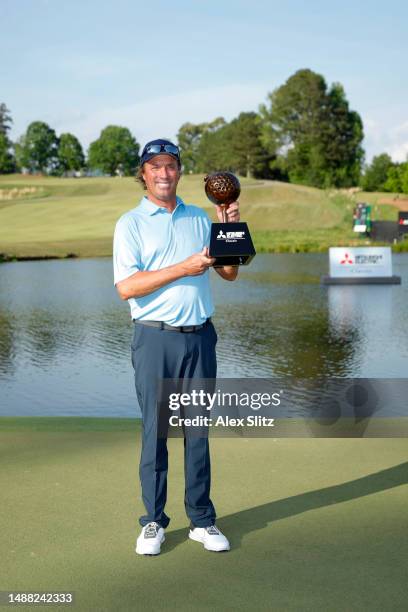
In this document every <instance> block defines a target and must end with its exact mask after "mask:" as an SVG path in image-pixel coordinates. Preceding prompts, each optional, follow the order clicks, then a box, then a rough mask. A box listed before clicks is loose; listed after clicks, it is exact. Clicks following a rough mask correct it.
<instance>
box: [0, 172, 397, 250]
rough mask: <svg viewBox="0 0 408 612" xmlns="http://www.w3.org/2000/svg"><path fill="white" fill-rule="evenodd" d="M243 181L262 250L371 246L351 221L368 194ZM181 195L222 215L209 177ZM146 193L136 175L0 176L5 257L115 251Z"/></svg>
mask: <svg viewBox="0 0 408 612" xmlns="http://www.w3.org/2000/svg"><path fill="white" fill-rule="evenodd" d="M241 181H242V194H241V198H240V203H241V210H242V218H243V219H244V220H245V221H247V222H248V224H249V227H250V229H251V234H252V235H253V238H254V241H255V246H256V248H257V250H258V251H259V252H261V251H274V252H285V251H289V252H296V251H322V250H326V249H327V248H328V247H329V246H333V245H343V244H349V245H350V244H355V245H359V244H364V242H363V241H362V240H361V239H360V238H359V237H357V238H356V236H355V234H354V233H353V232H352V229H351V225H352V211H353V207H354V205H355V202H356V201H358V200H361V199H363V200H364V199H368V195H367V194H354V195H353V194H351V195H350V194H348V193H347V192H340V191H323V190H319V189H314V188H312V187H304V186H301V185H291V184H288V183H280V182H277V181H256V180H252V179H244V178H243V179H241ZM28 190H30V191H28ZM179 193H180V195H181V197H183V198H184V199H185V201H186V202H192V203H196V204H198V205H200V206H202V207H204V208H205V209H206V210H207V211H208V212H209V214H210V215H211V216H212V218H213V219H215V213H214V206H213V205H212V204H211V203H210V202H209V201H208V199H207V198H206V196H205V193H204V188H203V175H191V176H190V175H188V176H185V177H182V179H181V182H180V187H179ZM142 194H143V190H142V188H141V187H140V186H139V184H138V183H136V182H135V180H134V179H133V178H122V179H120V178H82V179H72V178H71V179H61V178H53V177H41V176H39V177H36V176H22V175H11V176H10V175H3V176H0V254H3V259H4V258H5V256H7V257H11V258H12V257H17V258H26V257H37V258H40V257H45V256H48V257H66V256H67V255H76V256H78V257H98V256H110V255H111V254H112V235H113V230H114V226H115V223H116V221H117V219H118V218H119V217H120V215H121V214H122V213H124V212H125V211H127V210H129V209H131V208H133V207H134V206H136V205H137V203H138V201H139V200H140V197H141V196H142ZM375 195H376V196H379V195H380V194H375ZM388 195H389V196H391V195H392V194H388ZM370 197H373V196H371V195H370ZM378 199H379V197H377V199H376V200H375V202H377V200H378ZM370 201H371V200H370ZM374 209H375V210H374V212H375V214H374V216H375V218H379V219H390V218H395V219H396V218H397V211H396V209H395V207H393V206H388V205H379V204H375V206H374ZM405 246H406V247H407V248H408V243H407V244H406V245H405Z"/></svg>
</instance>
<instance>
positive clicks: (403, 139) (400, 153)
mask: <svg viewBox="0 0 408 612" xmlns="http://www.w3.org/2000/svg"><path fill="white" fill-rule="evenodd" d="M364 129H365V134H366V137H365V142H364V144H365V149H366V153H367V155H366V159H367V161H368V162H369V161H371V158H372V157H373V156H374V155H379V154H380V153H388V154H389V155H390V156H391V157H392V159H393V160H394V161H396V162H401V161H406V159H407V156H408V121H407V120H403V121H402V122H400V123H397V124H395V123H394V124H391V125H390V123H389V119H388V116H387V119H386V120H385V121H384V120H383V121H381V122H380V121H379V120H375V119H373V118H370V117H367V118H364Z"/></svg>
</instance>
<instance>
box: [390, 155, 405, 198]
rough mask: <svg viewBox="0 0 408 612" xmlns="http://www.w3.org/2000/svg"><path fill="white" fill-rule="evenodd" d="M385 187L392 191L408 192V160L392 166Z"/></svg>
mask: <svg viewBox="0 0 408 612" xmlns="http://www.w3.org/2000/svg"><path fill="white" fill-rule="evenodd" d="M384 188H385V190H386V191H391V192H392V193H408V161H407V162H404V163H401V164H392V166H390V168H389V169H388V173H387V180H386V181H385V184H384Z"/></svg>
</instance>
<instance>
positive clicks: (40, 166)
mask: <svg viewBox="0 0 408 612" xmlns="http://www.w3.org/2000/svg"><path fill="white" fill-rule="evenodd" d="M57 154H58V138H57V136H56V134H55V131H54V130H53V129H52V128H50V126H49V125H47V123H44V122H43V121H34V122H33V123H30V125H29V126H28V128H27V131H26V133H25V134H24V136H22V137H21V138H20V140H19V141H18V142H17V144H16V158H17V161H18V163H19V165H20V166H21V167H22V168H27V169H28V170H29V171H30V172H47V173H49V174H52V173H54V172H55V171H56V169H57V168H58V155H57Z"/></svg>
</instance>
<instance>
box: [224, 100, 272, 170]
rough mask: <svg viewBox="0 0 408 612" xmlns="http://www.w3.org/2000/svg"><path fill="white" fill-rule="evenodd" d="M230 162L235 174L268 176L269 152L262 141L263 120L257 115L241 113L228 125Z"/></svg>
mask: <svg viewBox="0 0 408 612" xmlns="http://www.w3.org/2000/svg"><path fill="white" fill-rule="evenodd" d="M227 129H228V132H229V133H230V137H229V139H228V140H229V144H230V150H229V160H230V165H231V166H232V167H233V169H234V170H235V172H237V173H238V174H241V175H242V176H246V177H248V178H249V177H255V178H259V177H266V176H268V169H269V164H268V162H269V159H270V156H269V154H268V151H267V150H266V148H265V147H264V146H263V144H262V140H261V130H262V128H261V120H260V117H259V115H257V114H256V113H253V112H251V113H240V115H239V116H238V117H237V118H236V119H233V120H232V121H231V123H230V124H229V125H228V128H227Z"/></svg>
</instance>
